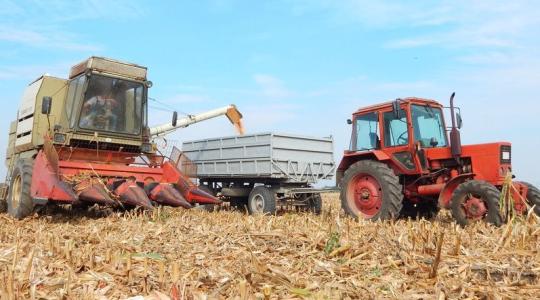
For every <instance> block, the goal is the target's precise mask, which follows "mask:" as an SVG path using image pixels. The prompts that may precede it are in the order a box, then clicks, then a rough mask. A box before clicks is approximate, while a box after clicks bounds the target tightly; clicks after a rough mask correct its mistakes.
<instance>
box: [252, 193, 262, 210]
mask: <svg viewBox="0 0 540 300" xmlns="http://www.w3.org/2000/svg"><path fill="white" fill-rule="evenodd" d="M253 200H254V201H253V202H254V204H255V207H254V208H255V209H254V210H255V211H256V212H260V213H262V212H263V211H264V198H263V197H262V196H261V195H255V197H254V199H253Z"/></svg>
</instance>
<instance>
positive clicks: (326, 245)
mask: <svg viewBox="0 0 540 300" xmlns="http://www.w3.org/2000/svg"><path fill="white" fill-rule="evenodd" d="M324 201H325V202H324V203H325V206H324V212H323V214H321V215H319V216H316V215H313V214H307V213H297V212H290V211H289V212H284V213H280V214H279V215H278V216H247V215H246V214H244V213H242V212H238V211H228V210H222V211H219V212H213V213H209V212H206V211H201V210H195V209H192V210H182V209H172V208H163V209H159V210H158V211H155V212H153V213H150V214H141V213H135V212H129V213H121V212H107V211H94V210H90V211H79V210H68V209H63V208H48V209H46V210H45V211H44V212H41V213H39V214H37V215H35V216H34V217H33V218H29V219H26V220H23V221H14V220H12V219H11V218H9V217H8V216H7V215H5V214H1V215H0V222H1V223H2V225H1V226H0V274H1V275H0V298H1V299H22V298H33V299H59V298H64V299H109V298H113V299H114V298H128V297H136V299H143V297H144V299H231V298H236V299H287V298H291V299H302V298H307V299H358V298H362V299H367V298H402V299H447V298H448V299H457V298H462V299H465V298H468V299H505V298H511V299H518V298H529V299H530V298H538V297H539V295H540V279H539V274H540V254H539V251H538V249H539V248H540V247H539V246H540V225H539V221H538V219H537V218H536V217H535V216H532V215H529V216H528V217H527V218H523V219H520V220H515V221H514V222H511V223H510V224H508V225H504V226H503V227H501V228H494V227H491V226H488V225H485V224H475V225H472V226H469V227H467V228H465V229H462V228H459V227H457V226H456V225H454V224H453V223H452V221H451V218H450V216H449V214H448V213H447V212H442V213H440V214H439V216H438V217H437V219H436V220H432V221H425V220H413V221H409V220H399V221H396V222H393V223H390V222H386V223H380V222H378V223H370V222H363V221H360V222H356V221H353V220H351V219H349V218H346V217H344V216H343V215H342V214H341V212H340V207H339V199H338V195H336V194H329V195H326V196H325V197H324Z"/></svg>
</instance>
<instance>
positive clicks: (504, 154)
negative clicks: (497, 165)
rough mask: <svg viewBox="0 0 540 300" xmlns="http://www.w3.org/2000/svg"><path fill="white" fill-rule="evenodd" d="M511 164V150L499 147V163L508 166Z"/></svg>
mask: <svg viewBox="0 0 540 300" xmlns="http://www.w3.org/2000/svg"><path fill="white" fill-rule="evenodd" d="M511 162H512V148H511V147H510V146H507V145H504V146H501V163H505V164H509V163H511Z"/></svg>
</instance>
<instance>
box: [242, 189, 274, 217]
mask: <svg viewBox="0 0 540 300" xmlns="http://www.w3.org/2000/svg"><path fill="white" fill-rule="evenodd" d="M247 208H248V212H249V213H250V214H252V215H253V214H274V213H275V212H276V195H275V193H274V192H273V191H272V190H271V189H269V188H267V187H265V186H256V187H254V188H253V190H251V193H249V198H248V203H247Z"/></svg>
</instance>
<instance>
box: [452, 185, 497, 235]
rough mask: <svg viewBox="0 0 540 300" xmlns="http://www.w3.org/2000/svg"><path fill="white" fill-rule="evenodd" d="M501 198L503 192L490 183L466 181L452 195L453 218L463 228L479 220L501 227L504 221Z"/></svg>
mask: <svg viewBox="0 0 540 300" xmlns="http://www.w3.org/2000/svg"><path fill="white" fill-rule="evenodd" d="M500 196H501V192H500V191H499V190H498V189H497V188H496V187H495V186H494V185H492V184H490V183H488V182H485V181H479V180H469V181H466V182H464V183H462V184H460V185H458V187H457V188H456V190H455V191H454V193H453V194H452V199H451V200H450V209H451V210H452V216H453V217H454V219H455V220H456V222H457V223H458V224H459V225H461V226H466V225H468V224H469V223H471V222H474V221H479V220H484V221H486V222H488V223H491V224H493V225H495V226H501V225H502V223H503V221H502V217H501V215H500V213H499V199H500Z"/></svg>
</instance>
